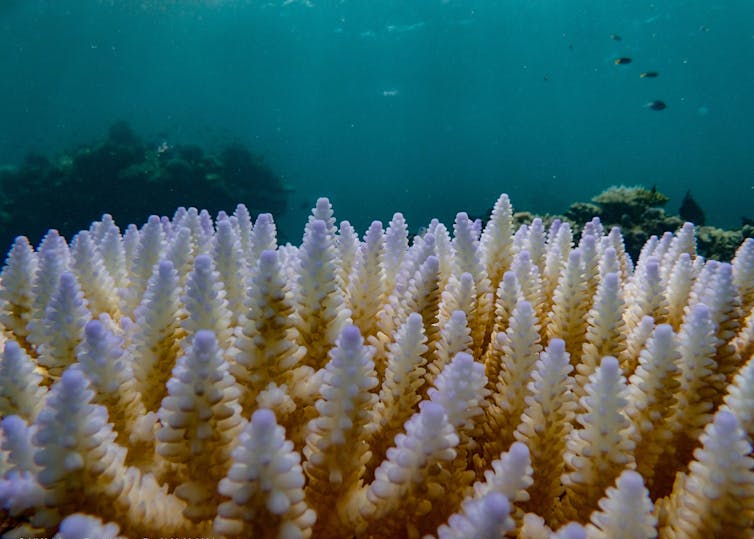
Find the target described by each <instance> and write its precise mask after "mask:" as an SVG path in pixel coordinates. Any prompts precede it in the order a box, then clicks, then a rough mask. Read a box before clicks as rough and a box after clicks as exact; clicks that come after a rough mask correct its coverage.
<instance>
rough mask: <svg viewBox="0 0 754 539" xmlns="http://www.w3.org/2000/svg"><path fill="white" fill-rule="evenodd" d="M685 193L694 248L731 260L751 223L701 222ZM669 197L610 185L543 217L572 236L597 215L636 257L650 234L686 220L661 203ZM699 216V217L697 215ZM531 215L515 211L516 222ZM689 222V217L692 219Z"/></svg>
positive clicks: (750, 233)
mask: <svg viewBox="0 0 754 539" xmlns="http://www.w3.org/2000/svg"><path fill="white" fill-rule="evenodd" d="M689 198H690V194H687V196H686V198H684V202H683V203H682V206H681V207H682V208H683V214H682V215H685V216H686V217H687V218H688V217H690V216H692V215H693V216H695V217H696V218H697V221H701V222H694V224H695V225H696V241H697V252H698V253H699V254H701V255H702V256H705V257H707V258H712V259H716V260H731V258H732V257H733V255H734V254H735V251H736V249H737V248H738V246H739V245H740V244H741V242H742V241H743V240H744V239H745V238H750V237H754V226H752V225H748V224H744V225H743V226H742V227H741V228H740V229H737V230H723V229H721V228H717V227H713V226H703V225H704V219H703V216H704V214H703V212H702V209H701V207H700V206H699V205H698V204H697V203H696V202H695V201H693V199H691V202H693V205H692V204H691V202H689V200H688V199H689ZM669 200H670V199H669V198H668V197H667V196H666V195H664V194H662V193H660V192H659V191H657V190H656V189H655V188H654V187H652V188H651V189H646V188H645V187H641V186H635V187H625V186H613V187H610V188H608V189H606V190H605V191H603V192H602V193H600V194H599V195H597V196H595V197H594V198H592V200H591V202H576V203H574V204H572V205H571V206H570V208H569V209H568V211H566V212H565V214H564V215H546V216H542V218H543V220H544V221H545V222H546V223H547V224H548V225H549V223H551V222H552V221H553V219H556V218H558V219H563V220H566V221H568V222H569V223H570V224H571V227H572V228H573V230H574V234H575V236H576V237H578V235H579V234H580V233H581V230H582V228H583V226H584V223H586V222H588V221H589V220H590V219H591V218H592V217H595V216H597V217H599V218H600V220H601V221H602V224H603V225H604V226H605V228H606V229H608V230H609V229H610V228H611V227H613V226H618V227H620V229H621V232H622V234H623V239H624V242H625V244H626V251H627V252H628V253H629V254H630V255H631V257H632V258H633V259H634V260H636V259H637V257H638V256H639V251H640V249H641V247H642V245H644V243H645V242H646V241H647V239H649V237H650V236H657V237H660V236H662V235H663V234H664V233H665V232H675V231H677V230H678V229H679V228H680V227H681V226H682V225H683V223H684V222H685V221H686V220H687V219H684V218H682V217H681V216H679V215H672V214H669V213H667V212H666V211H665V209H664V208H663V206H665V205H666V204H667V202H668V201H669ZM700 216H701V218H700ZM532 218H533V215H532V214H531V213H528V212H522V213H519V214H516V220H517V221H518V222H520V223H524V222H529V221H530V220H531V219H532ZM692 222H693V221H692Z"/></svg>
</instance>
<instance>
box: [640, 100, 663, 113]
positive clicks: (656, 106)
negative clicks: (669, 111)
mask: <svg viewBox="0 0 754 539" xmlns="http://www.w3.org/2000/svg"><path fill="white" fill-rule="evenodd" d="M644 108H647V109H652V110H663V109H666V108H668V106H667V105H666V104H665V102H664V101H660V100H659V99H657V100H656V101H650V102H649V103H647V104H646V105H644Z"/></svg>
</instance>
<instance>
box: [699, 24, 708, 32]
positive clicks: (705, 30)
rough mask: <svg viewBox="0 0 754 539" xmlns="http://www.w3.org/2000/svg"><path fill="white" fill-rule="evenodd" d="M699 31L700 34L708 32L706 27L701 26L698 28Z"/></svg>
mask: <svg viewBox="0 0 754 539" xmlns="http://www.w3.org/2000/svg"><path fill="white" fill-rule="evenodd" d="M699 31H700V32H709V28H707V27H706V26H704V25H701V26H700V27H699Z"/></svg>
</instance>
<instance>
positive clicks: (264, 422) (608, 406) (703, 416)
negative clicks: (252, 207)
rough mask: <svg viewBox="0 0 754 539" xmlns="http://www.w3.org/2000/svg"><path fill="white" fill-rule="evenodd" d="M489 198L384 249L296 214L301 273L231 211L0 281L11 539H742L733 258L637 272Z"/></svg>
mask: <svg viewBox="0 0 754 539" xmlns="http://www.w3.org/2000/svg"><path fill="white" fill-rule="evenodd" d="M512 212H513V210H512V207H511V205H510V201H509V200H508V197H507V196H505V195H503V196H501V197H500V199H499V200H498V202H497V204H496V205H495V208H494V211H493V213H492V217H491V219H490V221H489V222H488V223H487V225H486V226H485V227H484V229H482V228H480V225H479V223H478V222H475V221H472V220H471V219H469V218H468V216H467V215H466V214H463V213H462V214H459V215H458V217H457V218H456V220H455V223H454V225H453V227H452V231H453V232H452V234H451V232H449V228H447V227H445V226H444V225H443V224H442V223H439V222H438V221H432V223H430V224H429V227H428V228H427V232H426V233H424V234H422V235H419V236H416V237H415V238H414V239H413V241H412V242H411V244H409V241H408V232H407V231H408V227H407V225H406V223H405V220H404V219H403V217H402V216H401V215H400V214H395V215H394V216H393V218H392V220H391V222H390V224H389V226H387V227H386V228H383V226H382V224H380V223H378V222H375V223H373V224H372V225H371V226H370V228H369V230H368V231H367V233H366V235H365V236H364V239H363V241H362V240H360V239H359V236H358V235H357V233H356V231H355V230H354V229H353V227H351V226H350V225H349V224H348V223H347V222H345V221H343V222H341V223H339V224H338V222H337V221H336V219H335V214H334V212H333V209H332V207H331V205H330V203H329V201H327V199H320V200H318V201H317V205H316V207H315V208H314V210H313V211H312V216H311V218H310V220H309V222H308V223H307V225H306V229H305V232H304V237H303V241H302V244H301V245H300V246H294V245H290V244H288V245H282V246H279V245H278V243H277V238H276V228H275V223H274V220H273V218H272V216H271V215H269V214H261V215H259V216H258V217H257V218H256V221H253V220H252V218H251V216H250V215H249V212H248V211H247V209H246V208H245V207H244V206H238V207H237V208H236V210H235V213H234V214H233V215H227V214H225V213H222V212H221V214H220V215H219V216H218V218H217V220H216V221H214V222H213V220H212V219H211V217H210V215H209V214H208V213H207V212H204V211H197V210H196V209H193V208H191V209H188V210H186V209H179V210H178V211H177V212H176V214H175V215H174V216H173V218H172V219H168V218H166V217H164V218H159V217H156V216H153V217H151V218H150V219H149V220H148V222H147V223H146V224H145V225H144V226H142V227H141V228H137V227H135V226H133V225H131V226H129V227H128V228H127V229H126V230H125V232H123V233H121V231H120V229H118V227H117V226H116V225H115V223H114V222H113V220H112V218H110V217H109V216H105V217H103V219H102V221H99V222H96V223H93V224H92V226H91V227H90V229H89V230H87V231H84V232H81V233H80V234H79V235H77V236H76V237H75V238H74V239H73V240H72V242H71V244H70V247H69V245H68V243H67V242H66V240H65V239H64V238H62V237H61V236H60V235H59V234H58V233H57V232H55V231H50V232H49V233H48V234H47V236H46V237H45V238H44V241H43V242H42V243H41V244H40V246H39V247H38V248H37V249H34V248H33V247H32V246H31V244H30V243H29V241H28V240H27V239H25V238H18V239H17V240H16V241H15V243H14V244H13V247H12V248H11V249H10V251H9V253H8V258H7V260H6V263H5V265H4V267H3V269H2V273H0V419H1V421H0V427H1V428H0V507H2V511H3V515H2V519H0V522H2V526H3V529H2V531H3V532H6V531H7V532H8V534H9V535H8V536H9V537H15V536H30V535H34V534H36V535H46V536H53V535H55V534H56V533H57V534H59V535H58V536H59V537H78V536H83V535H87V534H89V535H98V534H109V535H113V536H115V535H117V534H121V535H123V536H136V535H138V536H170V535H172V536H175V535H187V534H189V533H190V534H191V535H198V534H203V535H209V534H212V533H214V534H215V535H216V536H224V537H239V538H240V537H249V536H254V537H270V538H272V537H280V538H294V537H296V538H306V537H316V538H320V537H323V538H341V537H344V538H345V537H359V538H373V539H380V538H394V537H406V538H411V539H415V538H419V537H425V536H436V537H439V538H448V539H450V538H456V537H464V538H466V537H479V538H487V537H490V538H492V537H501V536H503V535H506V536H517V537H523V538H531V539H533V538H537V539H539V538H543V539H544V538H558V537H559V538H569V539H575V538H585V537H588V538H590V539H591V538H603V537H604V538H611V539H612V538H616V537H626V538H644V537H646V538H650V537H655V536H659V537H660V538H680V537H683V538H695V537H698V538H703V537H704V538H706V537H728V536H730V537H751V536H752V535H754V460H752V454H751V453H752V449H751V442H752V439H751V437H752V435H753V433H754V426H753V425H754V419H752V418H753V417H754V405H752V395H753V394H754V389H752V388H754V359H752V353H754V314H753V312H752V308H754V282H752V276H754V262H752V260H754V243H752V242H751V241H747V242H745V243H744V244H743V245H742V246H741V248H740V249H739V251H738V254H737V255H736V258H735V259H734V260H733V261H732V263H730V264H728V263H721V262H715V261H706V260H704V259H703V258H702V257H700V256H698V255H697V254H696V251H695V241H694V235H695V228H694V226H693V225H691V224H686V225H684V226H683V227H682V228H681V229H680V230H679V231H678V233H677V234H670V233H669V234H666V235H664V236H663V237H662V238H656V237H652V238H650V239H649V241H648V242H647V243H646V244H645V246H644V248H643V249H642V250H641V255H640V257H639V259H638V260H637V261H636V264H634V262H633V261H632V260H631V259H630V258H629V256H628V255H627V254H626V251H625V248H624V246H623V240H622V237H621V235H620V233H619V231H618V230H617V229H611V230H609V231H608V230H606V229H605V227H603V225H602V224H601V223H600V221H599V220H598V219H592V220H591V221H589V222H588V223H586V224H585V225H584V227H583V232H582V234H581V236H580V237H579V238H575V243H574V238H573V233H572V231H571V228H570V226H569V225H568V224H567V223H560V222H554V223H553V224H552V226H551V227H550V228H549V230H547V229H546V228H545V227H544V225H543V223H542V222H541V221H539V220H535V221H533V222H532V223H531V224H529V225H524V226H521V227H519V228H518V229H516V228H515V227H514V225H513V220H512V215H513V213H512Z"/></svg>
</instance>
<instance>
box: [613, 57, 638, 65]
mask: <svg viewBox="0 0 754 539" xmlns="http://www.w3.org/2000/svg"><path fill="white" fill-rule="evenodd" d="M632 61H633V60H631V58H628V57H627V56H623V57H621V58H616V59H615V62H613V63H614V64H615V65H617V66H620V65H625V64H630V63H631V62H632Z"/></svg>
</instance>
